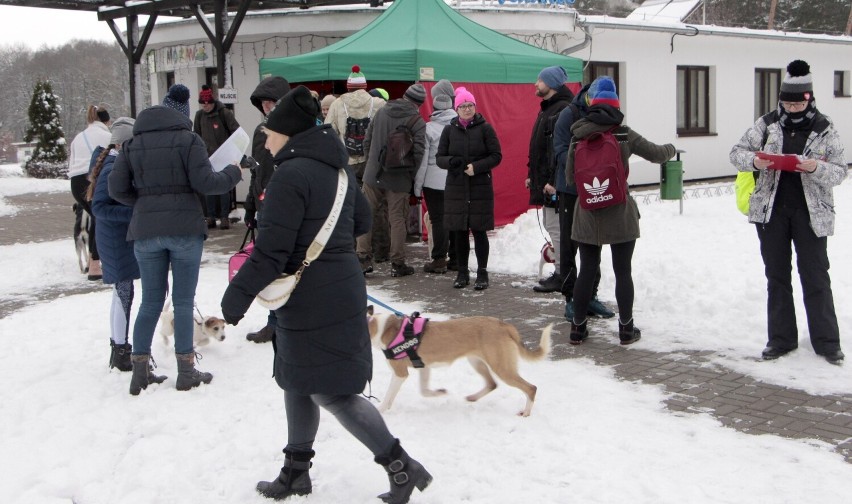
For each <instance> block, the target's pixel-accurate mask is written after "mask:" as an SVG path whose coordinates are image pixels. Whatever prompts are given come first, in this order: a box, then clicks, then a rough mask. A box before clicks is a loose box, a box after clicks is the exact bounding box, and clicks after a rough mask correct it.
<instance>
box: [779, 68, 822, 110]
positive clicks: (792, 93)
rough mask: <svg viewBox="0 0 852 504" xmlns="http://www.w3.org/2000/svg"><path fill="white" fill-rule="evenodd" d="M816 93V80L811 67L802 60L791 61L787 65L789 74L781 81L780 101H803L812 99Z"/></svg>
mask: <svg viewBox="0 0 852 504" xmlns="http://www.w3.org/2000/svg"><path fill="white" fill-rule="evenodd" d="M813 95H814V80H813V77H812V76H811V67H810V65H808V64H807V63H806V62H804V61H802V60H795V61H791V62H790V64H789V65H787V75H785V76H784V80H782V81H781V92H780V93H779V94H778V99H779V100H780V101H787V102H803V101H810V99H811V97H812V96H813Z"/></svg>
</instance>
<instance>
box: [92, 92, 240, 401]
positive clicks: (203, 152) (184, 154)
mask: <svg viewBox="0 0 852 504" xmlns="http://www.w3.org/2000/svg"><path fill="white" fill-rule="evenodd" d="M188 100H189V89H187V87H186V86H184V85H183V84H175V85H173V86H172V87H171V88H169V92H168V94H167V95H166V97H165V99H164V100H163V105H157V106H153V107H150V108H147V109H145V110H143V111H142V112H141V113H140V114H139V117H138V118H137V119H136V123H135V124H134V125H133V138H131V139H130V140H128V141H127V142H125V143H124V145H122V148H121V152H120V153H119V154H118V156H117V157H116V159H115V164H114V165H113V169H112V173H110V174H109V195H110V196H111V197H112V198H114V199H115V200H117V201H119V202H121V203H124V204H125V205H130V206H133V215H132V217H131V218H130V227H129V228H128V231H127V239H128V240H135V243H134V244H133V252H134V253H135V255H136V260H137V261H138V262H139V272H140V275H141V279H142V302H141V303H140V305H139V313H138V314H137V316H136V323H135V324H134V326H133V354H132V356H131V362H132V364H133V376H132V377H131V379H130V394H131V395H138V394H139V393H140V392H141V391H142V389H144V388H147V387H148V385H149V384H150V383H156V382H157V379H156V378H158V377H154V375H152V374H151V372H150V370H149V367H148V364H149V362H150V359H151V340H152V339H153V338H154V328H155V327H156V326H157V322H158V321H159V319H160V314H161V313H162V310H163V305H164V303H165V300H166V293H167V292H168V290H169V269H171V271H172V285H171V286H172V289H171V294H172V307H173V308H174V324H175V356H176V357H177V365H178V377H177V384H176V385H175V386H176V388H177V389H178V390H189V389H191V388H193V387H197V386H198V385H200V384H202V383H210V381H211V380H212V379H213V375H212V374H210V373H203V372H201V371H199V370H197V369H195V351H194V349H193V344H192V333H193V324H194V322H193V319H192V310H193V306H194V304H195V287H196V286H197V285H198V272H199V270H200V268H201V251H202V245H203V244H204V240H205V239H206V238H207V222H206V221H205V219H204V212H203V211H202V208H201V202H200V201H199V199H198V197H197V196H196V195H195V193H196V192H199V193H201V194H222V193H225V192H227V191H230V190H231V188H233V187H234V186H236V185H237V183H238V182H239V181H240V180H241V178H242V174H241V172H240V168H239V167H238V166H236V165H228V166H226V167H225V168H223V169H222V170H221V171H218V172H217V171H214V170H213V167H212V166H211V165H210V159H209V158H208V157H207V148H206V147H205V145H204V141H203V140H202V139H201V137H200V136H198V135H196V134H195V133H193V132H192V121H190V120H189V103H188ZM234 161H235V162H238V161H239V160H234ZM152 377H153V378H152Z"/></svg>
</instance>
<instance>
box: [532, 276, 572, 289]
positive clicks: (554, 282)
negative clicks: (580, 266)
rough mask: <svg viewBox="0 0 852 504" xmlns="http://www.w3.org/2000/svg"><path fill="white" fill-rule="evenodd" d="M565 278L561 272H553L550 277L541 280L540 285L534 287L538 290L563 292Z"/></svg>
mask: <svg viewBox="0 0 852 504" xmlns="http://www.w3.org/2000/svg"><path fill="white" fill-rule="evenodd" d="M563 282H565V279H564V278H563V277H562V275H560V274H559V273H555V272H554V273H553V274H552V275H550V276H549V277H547V278H546V279H544V280H541V281H540V282H539V285H536V286H535V287H533V290H534V291H536V292H561V291H562V283H563Z"/></svg>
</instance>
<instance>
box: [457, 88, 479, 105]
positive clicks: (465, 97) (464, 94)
mask: <svg viewBox="0 0 852 504" xmlns="http://www.w3.org/2000/svg"><path fill="white" fill-rule="evenodd" d="M462 103H473V104H474V105H476V98H474V97H473V93H471V92H470V91H468V90H467V89H465V88H464V87H463V86H462V87H457V88H456V100H455V102H454V103H453V106H454V107H453V108H456V109H458V108H459V105H461V104H462Z"/></svg>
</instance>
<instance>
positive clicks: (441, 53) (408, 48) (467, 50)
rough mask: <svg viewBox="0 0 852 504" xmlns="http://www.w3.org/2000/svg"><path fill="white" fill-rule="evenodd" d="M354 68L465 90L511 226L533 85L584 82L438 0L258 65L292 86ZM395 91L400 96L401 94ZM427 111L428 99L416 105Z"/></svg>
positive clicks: (382, 77) (557, 59) (569, 64)
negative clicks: (482, 126)
mask: <svg viewBox="0 0 852 504" xmlns="http://www.w3.org/2000/svg"><path fill="white" fill-rule="evenodd" d="M353 65H358V66H360V67H361V71H362V72H364V74H365V75H366V76H367V79H368V82H370V83H375V82H377V81H378V82H387V83H390V82H392V81H396V82H400V86H395V87H396V88H398V89H399V88H401V89H402V90H404V89H405V85H407V84H410V83H412V82H415V81H419V82H422V83H423V85H424V86H425V87H426V88H427V89H431V86H432V85H433V83H434V82H435V81H437V80H440V79H447V80H449V81H450V82H452V83H453V85H454V86H456V87H458V86H465V87H466V88H467V89H468V90H469V91H471V92H472V93H473V94H474V95H475V96H476V100H477V110H478V111H479V112H480V113H482V115H483V116H484V117H485V119H486V120H487V121H488V122H489V123H491V124H492V125H493V126H494V128H495V130H496V131H497V135H498V137H499V139H500V144H501V148H502V152H503V161H502V163H501V164H500V166H498V167H497V168H496V169H495V170H494V174H493V181H494V193H495V202H496V204H495V209H494V214H495V220H496V223H497V225H503V224H508V223H510V222H512V221H514V219H515V218H516V217H517V216H518V215H520V214H522V213H524V212H526V211H527V209H528V208H529V205H528V201H529V194H528V192H527V190H526V189H525V188H524V179H526V177H527V154H528V150H529V138H530V133H531V131H532V126H533V123H534V122H535V119H536V116H537V114H538V112H539V110H540V108H539V102H540V98H538V97H537V96H536V95H535V88H534V87H533V84H534V83H535V81H536V79H537V78H538V74H539V72H540V71H541V70H542V69H543V68H545V67H549V66H562V67H563V68H564V69H565V70H566V72H567V74H568V82H570V83H575V82H580V81H581V80H582V74H583V62H582V60H579V59H577V58H572V57H569V56H564V55H561V54H556V53H552V52H550V51H546V50H544V49H539V48H537V47H534V46H531V45H529V44H526V43H524V42H521V41H519V40H516V39H513V38H511V37H508V36H506V35H503V34H501V33H498V32H496V31H494V30H491V29H489V28H486V27H484V26H482V25H479V24H477V23H475V22H473V21H471V20H469V19H467V18H466V17H464V16H463V15H461V14H459V13H458V12H456V11H455V10H453V9H452V8H450V7H449V6H448V5H447V4H446V3H445V2H444V1H443V0H396V1H394V2H393V4H392V5H391V6H390V7H388V8H387V10H386V11H385V12H384V13H383V14H382V15H381V16H379V17H377V18H376V19H375V20H373V22H371V23H370V24H368V25H367V26H366V27H364V28H363V29H361V30H360V31H358V32H357V33H354V34H353V35H350V36H349V37H347V38H345V39H343V40H341V41H339V42H336V43H334V44H332V45H330V46H327V47H324V48H322V49H318V50H316V51H313V52H310V53H306V54H300V55H297V56H289V57H285V58H264V59H261V60H260V74H261V78H265V77H268V76H271V75H279V76H282V77H285V78H286V79H287V80H288V81H290V82H291V83H304V84H306V85H308V87H311V86H312V84H317V83H321V82H329V81H340V80H345V79H346V78H347V77H348V75H349V73H350V72H351V70H352V66H353ZM399 94H400V93H397V96H392V98H394V97H399ZM421 112H423V113H424V115H428V114H429V113H430V112H431V99H427V102H426V103H425V104H424V106H423V107H422V108H421Z"/></svg>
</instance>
